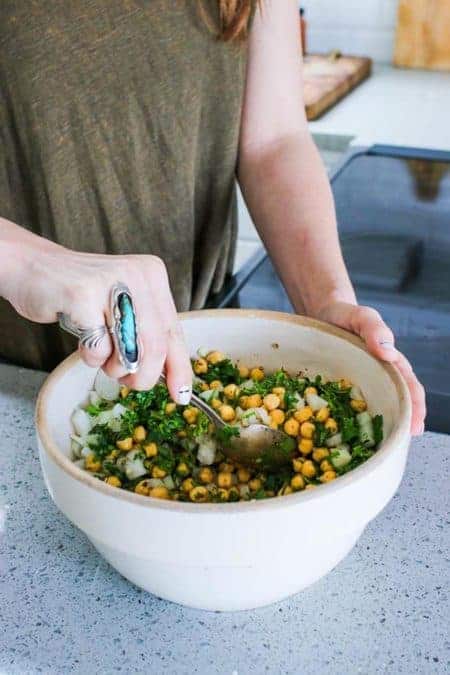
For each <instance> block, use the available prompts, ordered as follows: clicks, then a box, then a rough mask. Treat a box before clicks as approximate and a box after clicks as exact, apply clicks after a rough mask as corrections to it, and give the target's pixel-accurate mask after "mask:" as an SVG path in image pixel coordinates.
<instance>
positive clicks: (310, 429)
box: [300, 422, 316, 438]
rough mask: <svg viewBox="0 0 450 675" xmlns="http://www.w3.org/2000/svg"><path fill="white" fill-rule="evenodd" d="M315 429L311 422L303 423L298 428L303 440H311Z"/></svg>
mask: <svg viewBox="0 0 450 675" xmlns="http://www.w3.org/2000/svg"><path fill="white" fill-rule="evenodd" d="M315 430H316V427H315V426H314V424H313V423H312V422H303V423H302V425H301V427H300V434H301V436H302V437H303V438H312V437H313V436H314V432H315Z"/></svg>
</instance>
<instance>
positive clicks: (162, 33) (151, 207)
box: [0, 0, 246, 369]
mask: <svg viewBox="0 0 450 675" xmlns="http://www.w3.org/2000/svg"><path fill="white" fill-rule="evenodd" d="M206 6H207V7H208V6H209V10H210V11H211V13H212V15H213V17H214V16H215V17H216V18H217V13H218V2H217V0H208V1H207V2H206ZM245 65H246V47H245V44H242V43H240V44H227V43H223V42H220V41H218V40H217V38H216V37H215V36H214V34H212V33H211V31H210V30H209V29H208V27H207V26H206V25H205V23H204V21H203V20H202V18H201V16H200V14H199V12H198V3H197V0H108V2H103V0H77V1H76V2H75V1H74V0H68V1H67V2H66V1H65V2H55V1H54V0H21V2H17V0H2V1H1V3H0V215H1V216H3V217H5V218H7V219H9V220H11V221H13V222H15V223H18V224H19V225H22V226H23V227H26V228H28V229H29V230H32V231H33V232H35V233H37V234H40V235H43V236H44V237H48V238H49V239H52V240H53V241H56V242H59V243H60V244H62V245H64V246H67V247H69V248H73V249H76V250H80V251H88V252H97V253H111V254H126V253H147V254H148V253H151V254H154V255H157V256H160V257H161V258H162V259H163V260H164V261H165V263H166V265H167V268H168V271H169V277H170V281H171V288H172V292H173V295H174V297H175V301H176V305H177V308H178V309H179V310H186V309H189V308H199V307H201V306H202V305H203V303H204V302H205V300H206V298H207V296H208V294H210V293H211V292H215V291H217V290H219V289H220V287H221V285H222V284H223V281H224V277H225V275H226V273H227V271H228V270H229V269H230V266H231V262H232V258H233V253H234V241H235V234H236V214H235V168H236V161H237V151H238V136H239V126H240V116H241V108H242V100H243V90H244V81H245ZM86 283H89V280H88V279H86ZM73 347H74V342H73V341H72V339H71V338H70V336H68V335H65V334H63V333H62V332H61V331H60V330H59V329H58V328H57V326H56V325H52V326H39V325H36V324H32V323H30V322H28V321H25V320H24V319H21V318H20V317H18V316H17V315H15V313H14V311H13V309H12V308H11V307H10V306H9V305H8V304H7V303H6V302H5V301H3V300H0V357H3V358H7V359H10V360H13V361H15V362H16V363H22V364H24V365H27V366H32V367H36V368H43V369H50V368H51V367H53V366H54V365H56V364H57V363H58V362H59V361H60V360H61V359H62V358H63V357H64V356H65V355H66V354H67V353H68V352H69V351H71V350H72V349H73Z"/></svg>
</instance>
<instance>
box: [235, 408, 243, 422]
mask: <svg viewBox="0 0 450 675" xmlns="http://www.w3.org/2000/svg"><path fill="white" fill-rule="evenodd" d="M235 413H236V419H237V420H240V419H241V417H242V415H243V414H244V410H242V408H241V407H239V406H237V408H236V410H235Z"/></svg>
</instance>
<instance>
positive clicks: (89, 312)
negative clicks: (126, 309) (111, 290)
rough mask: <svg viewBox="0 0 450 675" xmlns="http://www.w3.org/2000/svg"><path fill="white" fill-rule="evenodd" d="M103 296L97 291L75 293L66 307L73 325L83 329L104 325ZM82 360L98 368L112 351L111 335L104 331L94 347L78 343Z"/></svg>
mask: <svg viewBox="0 0 450 675" xmlns="http://www.w3.org/2000/svg"><path fill="white" fill-rule="evenodd" d="M104 305H105V298H104V297H102V295H101V293H99V292H92V294H88V293H80V292H79V293H77V294H76V297H75V298H72V301H71V302H70V306H69V307H67V314H69V316H70V318H71V319H72V321H73V322H74V323H75V325H77V326H80V327H81V328H84V329H94V328H98V327H100V326H104V325H105V313H104V309H105V307H104ZM78 351H79V353H80V356H81V358H82V359H83V361H84V362H85V363H86V364H87V365H88V366H90V367H91V368H100V367H101V366H103V364H104V363H105V362H106V361H107V360H108V358H109V357H110V356H111V354H112V352H113V344H112V340H111V336H110V335H109V333H106V334H105V335H104V336H103V338H102V339H101V340H100V342H98V344H97V345H96V346H95V347H86V346H81V345H80V344H79V345H78Z"/></svg>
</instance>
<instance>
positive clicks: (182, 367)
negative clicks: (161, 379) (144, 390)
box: [166, 318, 192, 405]
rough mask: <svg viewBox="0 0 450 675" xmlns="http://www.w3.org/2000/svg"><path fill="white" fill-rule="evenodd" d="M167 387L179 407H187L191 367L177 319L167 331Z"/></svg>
mask: <svg viewBox="0 0 450 675" xmlns="http://www.w3.org/2000/svg"><path fill="white" fill-rule="evenodd" d="M166 376H167V386H168V388H169V392H170V395H171V397H172V398H173V400H174V401H176V403H178V404H179V405H187V404H188V403H189V401H190V400H191V396H192V366H191V362H190V359H189V353H188V350H187V347H186V343H185V340H184V335H183V331H182V328H181V324H180V322H179V321H178V319H177V318H176V319H175V323H174V325H173V326H172V328H171V329H170V330H169V340H168V345H167V359H166Z"/></svg>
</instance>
